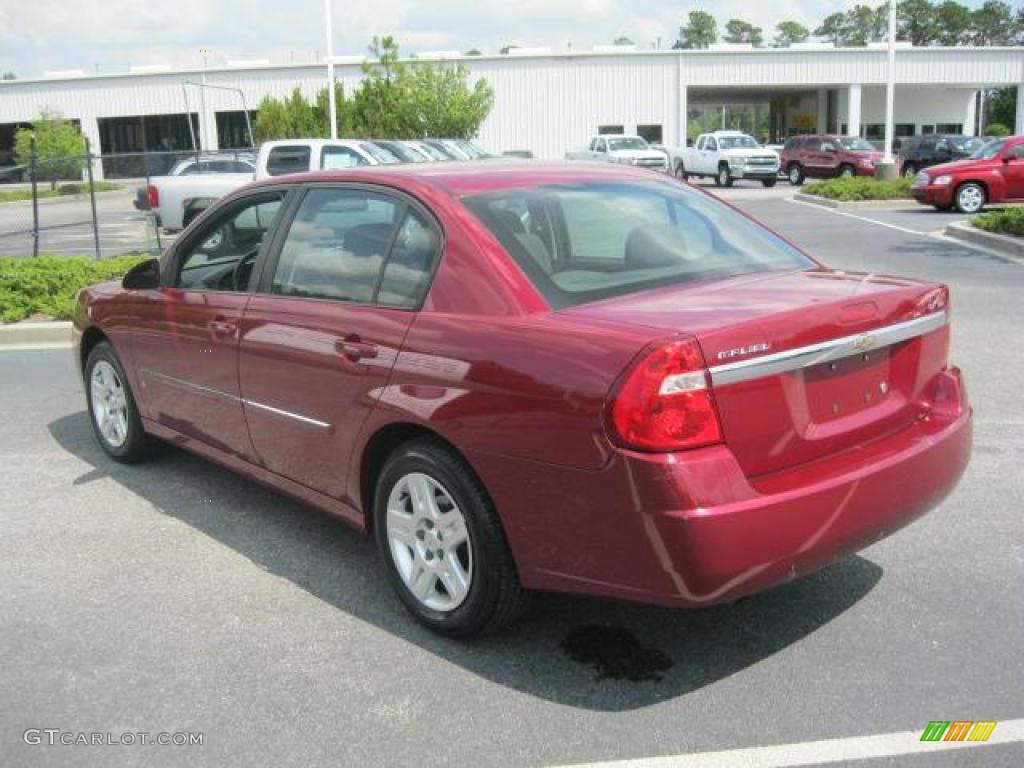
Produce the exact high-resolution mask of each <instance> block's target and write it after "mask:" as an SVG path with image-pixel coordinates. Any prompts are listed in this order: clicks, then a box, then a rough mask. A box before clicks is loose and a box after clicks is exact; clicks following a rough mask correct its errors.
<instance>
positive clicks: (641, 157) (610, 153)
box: [565, 134, 668, 171]
mask: <svg viewBox="0 0 1024 768" xmlns="http://www.w3.org/2000/svg"><path fill="white" fill-rule="evenodd" d="M565 159H566V160H597V161H600V162H606V163H618V164H620V165H635V166H639V167H641V168H652V169H655V170H659V171H666V170H668V160H667V158H666V156H665V153H664V152H661V151H660V150H657V149H653V148H652V147H651V146H650V145H649V144H648V143H647V141H646V140H645V139H642V138H640V137H639V136H627V135H624V134H614V135H608V134H604V135H600V136H593V137H591V139H590V143H589V144H588V145H587V148H586V149H582V150H572V151H569V152H566V153H565Z"/></svg>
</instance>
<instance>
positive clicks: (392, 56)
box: [352, 35, 417, 139]
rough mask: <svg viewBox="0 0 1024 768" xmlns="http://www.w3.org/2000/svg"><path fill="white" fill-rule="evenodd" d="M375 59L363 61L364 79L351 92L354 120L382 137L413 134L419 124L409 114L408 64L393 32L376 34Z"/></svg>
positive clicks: (373, 43) (371, 133)
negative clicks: (378, 35) (401, 56)
mask: <svg viewBox="0 0 1024 768" xmlns="http://www.w3.org/2000/svg"><path fill="white" fill-rule="evenodd" d="M369 50H370V53H371V54H372V55H373V59H372V60H370V61H366V62H364V63H363V81H362V82H361V83H360V84H359V87H358V88H357V89H356V91H355V93H353V94H352V121H353V123H354V124H355V125H356V126H357V127H358V128H359V129H360V130H361V131H365V135H367V136H376V137H379V138H382V139H390V138H397V137H399V136H413V135H415V134H416V130H417V126H416V121H415V119H414V117H413V116H412V115H411V114H410V111H409V107H410V98H409V94H408V92H407V91H408V88H409V85H410V82H409V68H408V66H407V65H406V64H405V63H404V62H402V61H401V59H400V58H399V50H398V43H396V42H395V39H394V38H393V37H391V36H390V35H387V36H385V37H376V36H375V37H374V38H373V42H372V43H371V44H370V48H369Z"/></svg>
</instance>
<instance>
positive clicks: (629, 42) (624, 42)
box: [612, 37, 636, 45]
mask: <svg viewBox="0 0 1024 768" xmlns="http://www.w3.org/2000/svg"><path fill="white" fill-rule="evenodd" d="M612 45H636V43H634V42H633V41H632V40H630V39H629V38H628V37H616V38H615V39H614V40H612Z"/></svg>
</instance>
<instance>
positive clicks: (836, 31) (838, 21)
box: [814, 13, 846, 46]
mask: <svg viewBox="0 0 1024 768" xmlns="http://www.w3.org/2000/svg"><path fill="white" fill-rule="evenodd" d="M814 34H815V36H816V37H823V38H825V39H826V40H828V41H829V42H830V43H832V45H835V46H840V45H844V44H845V39H846V15H845V14H842V13H830V14H829V15H828V16H826V17H825V18H824V19H822V22H821V26H819V27H818V28H817V29H815V30H814Z"/></svg>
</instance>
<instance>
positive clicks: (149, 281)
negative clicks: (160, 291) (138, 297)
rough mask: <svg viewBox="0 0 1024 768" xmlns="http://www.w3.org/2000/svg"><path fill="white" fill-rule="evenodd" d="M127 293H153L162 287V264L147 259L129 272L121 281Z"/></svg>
mask: <svg viewBox="0 0 1024 768" xmlns="http://www.w3.org/2000/svg"><path fill="white" fill-rule="evenodd" d="M121 286H122V287H123V288H124V289H125V290H126V291H151V290H155V289H157V288H159V287H160V262H159V261H157V260H156V259H147V260H146V261H144V262H142V263H141V264H136V265H135V266H134V267H132V268H131V269H129V270H128V272H127V273H126V274H125V276H124V278H123V279H122V280H121Z"/></svg>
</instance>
